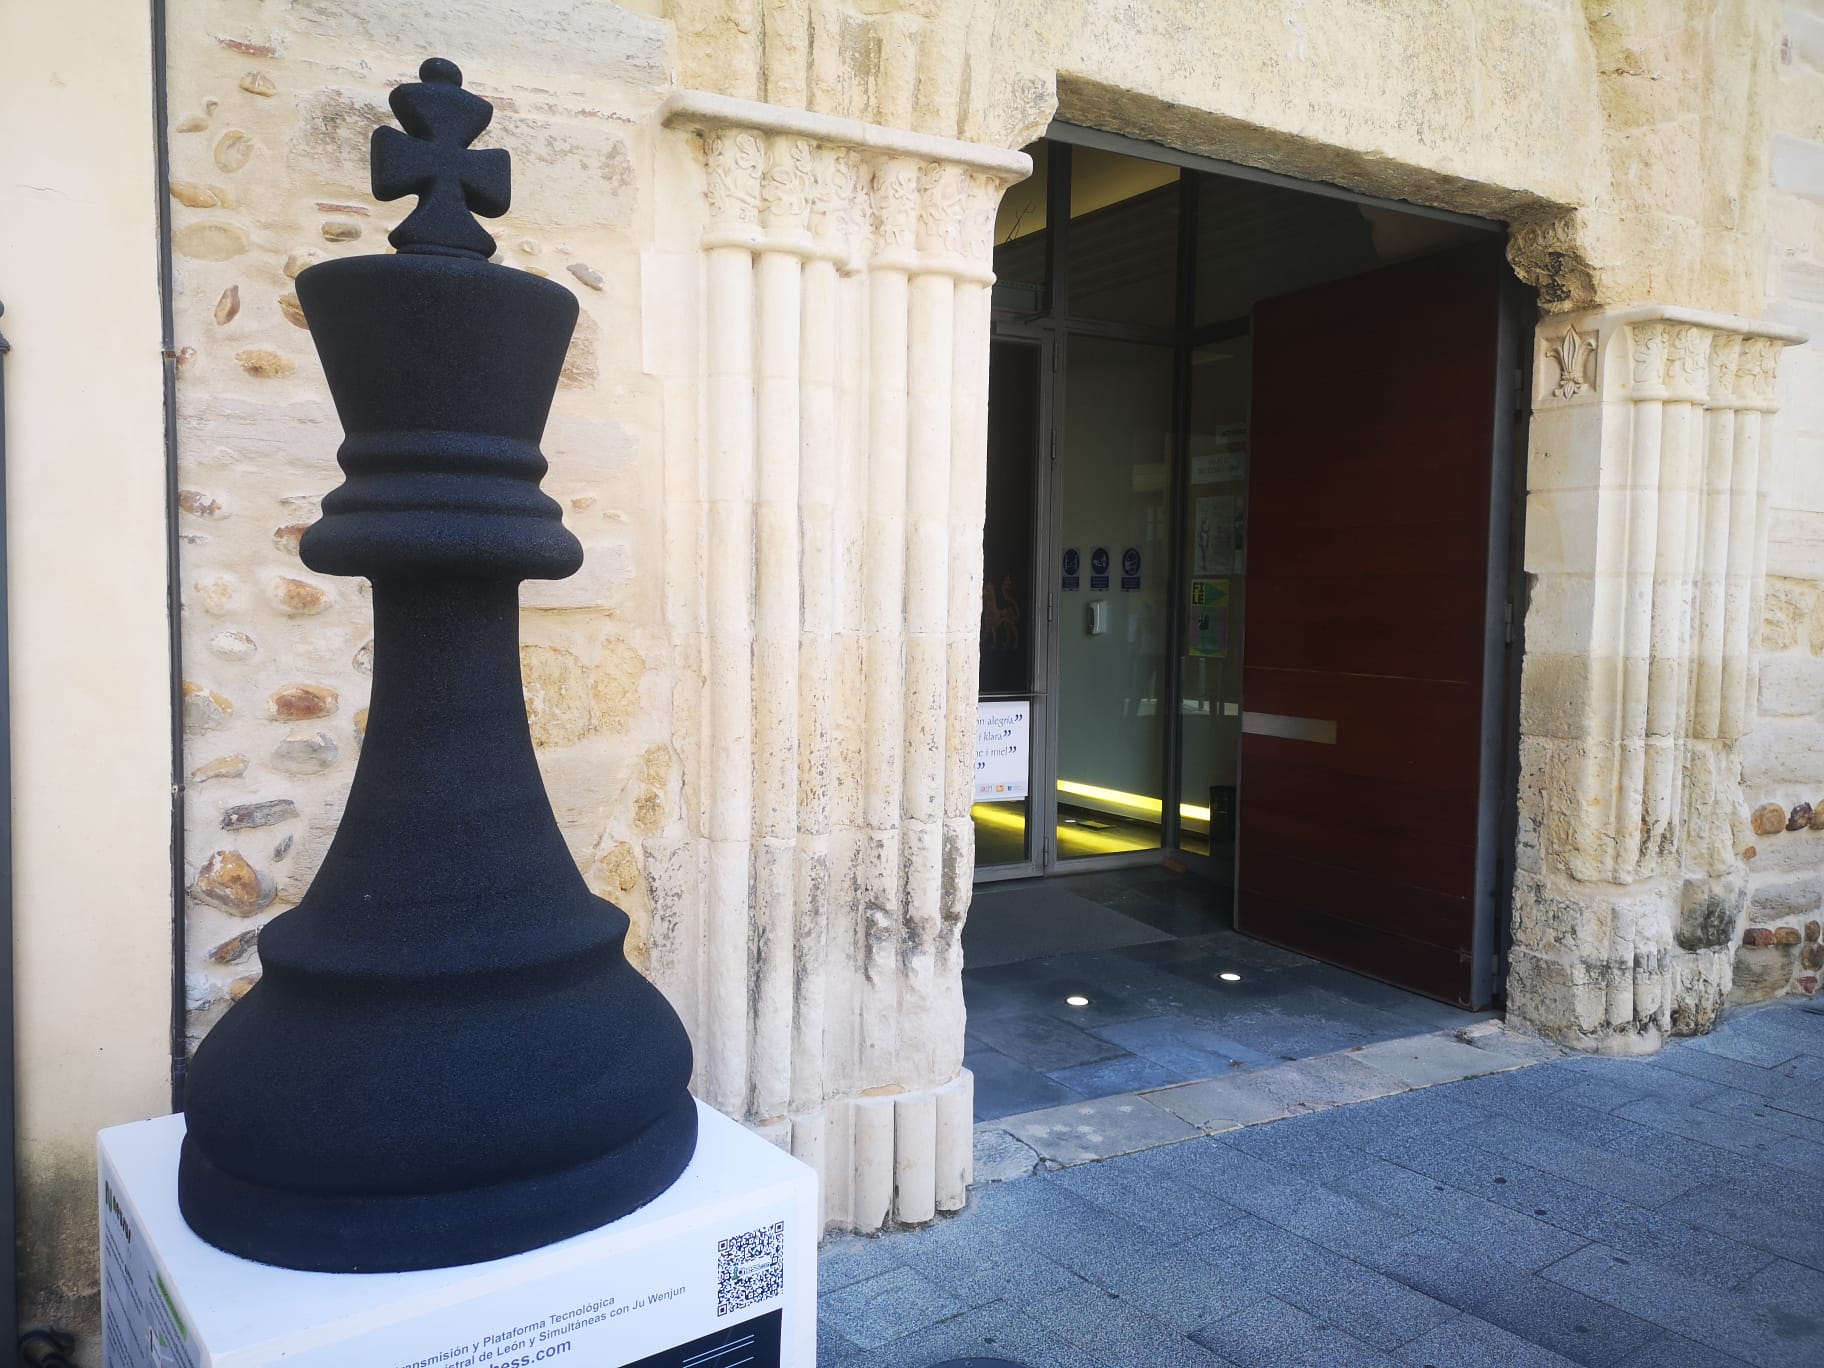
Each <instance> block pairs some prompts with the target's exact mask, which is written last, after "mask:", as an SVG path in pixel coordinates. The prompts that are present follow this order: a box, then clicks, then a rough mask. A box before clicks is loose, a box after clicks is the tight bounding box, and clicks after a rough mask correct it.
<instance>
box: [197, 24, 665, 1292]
mask: <svg viewBox="0 0 1824 1368" xmlns="http://www.w3.org/2000/svg"><path fill="white" fill-rule="evenodd" d="M421 74H422V75H423V77H424V80H423V82H422V83H420V84H416V85H406V86H402V87H400V88H399V89H397V90H395V91H394V92H393V96H392V105H393V109H394V110H395V111H396V112H397V113H398V115H399V118H400V122H401V123H403V124H404V125H405V128H406V130H407V131H406V132H405V133H400V132H398V131H397V130H394V129H381V130H380V131H379V132H377V133H376V134H375V136H374V140H373V156H374V190H375V193H376V194H377V195H380V196H382V197H390V196H395V195H401V194H412V193H415V194H417V195H418V196H419V204H418V207H417V209H416V210H415V211H414V212H413V213H412V214H411V216H410V217H408V218H407V219H406V220H405V222H404V223H402V224H401V225H400V226H399V228H398V229H397V230H396V231H395V232H394V234H393V242H394V243H395V245H396V246H397V247H398V248H399V251H398V253H397V254H395V255H383V256H362V257H350V258H345V259H343V260H339V261H330V262H324V263H322V264H320V265H316V266H312V267H311V268H310V269H309V270H307V271H304V272H303V273H301V274H300V275H299V276H298V281H297V290H298V299H299V302H300V303H301V305H302V306H303V309H304V314H305V317H306V319H307V320H308V322H309V324H310V329H311V336H312V338H313V339H314V341H315V342H316V346H317V351H318V354H319V355H320V356H321V358H322V361H323V373H324V377H325V379H326V380H327V381H328V384H329V389H330V393H331V395H332V396H333V397H334V399H335V403H336V412H337V415H338V416H339V417H340V419H341V420H342V426H343V428H344V429H345V430H346V438H345V440H344V441H343V443H342V446H341V448H340V450H339V451H338V452H337V460H338V461H339V462H340V464H341V466H342V469H343V471H344V473H345V475H346V476H347V478H346V480H345V482H344V483H343V484H342V485H341V486H340V487H339V488H337V489H335V490H333V491H332V492H331V493H329V494H328V495H326V496H325V497H324V499H323V516H322V518H321V519H320V520H319V521H318V522H317V523H316V524H315V525H314V526H312V527H311V528H310V530H309V531H308V532H306V533H305V535H304V538H303V541H302V543H301V545H300V548H299V550H300V554H301V555H302V557H303V559H304V563H305V564H306V565H308V566H309V567H310V568H311V569H313V570H316V571H318V572H320V573H325V574H336V575H363V576H366V577H367V578H368V579H370V580H371V581H372V582H373V603H374V676H373V697H372V702H371V706H370V708H369V725H368V729H367V733H366V738H365V741H364V742H363V744H362V750H361V756H360V763H359V764H358V766H357V767H356V770H355V775H354V779H353V782H352V784H351V786H350V788H349V794H348V802H347V806H346V808H345V810H344V813H343V817H342V822H341V825H340V827H339V828H338V830H337V832H336V836H335V840H334V841H333V842H332V843H331V845H330V847H329V850H328V852H327V853H326V854H325V856H324V859H323V863H322V866H321V867H320V868H319V870H318V872H317V875H316V878H315V879H314V880H313V881H312V883H311V885H310V888H309V890H308V891H307V892H306V893H305V895H304V897H303V898H302V900H301V901H300V902H299V903H298V905H297V906H296V907H294V908H292V909H291V910H289V911H287V912H284V913H281V914H280V915H279V916H278V917H275V918H274V919H273V920H272V921H271V922H270V923H269V924H268V925H267V926H266V927H265V928H264V929H263V931H262V932H261V937H260V958H261V962H262V968H263V972H262V976H261V978H260V981H259V982H258V983H257V984H255V985H254V987H253V988H252V990H251V991H249V992H248V994H247V995H246V996H245V997H244V998H243V999H242V1000H241V1001H240V1002H239V1003H237V1004H236V1005H235V1006H234V1007H233V1008H231V1009H230V1010H229V1011H228V1013H227V1014H226V1015H225V1016H224V1017H223V1018H222V1020H221V1021H220V1022H219V1023H218V1024H217V1026H216V1027H215V1029H214V1030H213V1031H211V1032H210V1033H209V1035H208V1036H207V1037H206V1038H205V1039H204V1040H203V1042H202V1044H201V1045H200V1046H199V1047H198V1049H197V1052H196V1058H195V1060H194V1061H193V1063H192V1066H191V1071H190V1076H189V1081H188V1086H187V1091H186V1101H185V1113H186V1117H187V1122H188V1132H187V1136H186V1139H185V1142H184V1150H183V1158H182V1161H181V1164H180V1167H179V1173H178V1197H179V1203H180V1206H181V1207H182V1210H183V1213H184V1217H185V1219H186V1220H187V1221H188V1222H189V1223H190V1225H191V1227H192V1229H194V1230H195V1231H196V1232H197V1233H198V1234H199V1235H201V1236H202V1237H203V1238H204V1239H206V1240H209V1241H210V1242H212V1243H214V1244H216V1245H218V1246H220V1247H221V1248H223V1249H226V1250H229V1251H231V1252H233V1253H236V1254H240V1255H243V1256H245V1257H247V1258H250V1259H256V1260H259V1261H261V1262H265V1263H273V1264H280V1265H283V1266H286V1267H292V1268H308V1269H318V1270H323V1271H328V1272H343V1273H353V1272H379V1271H393V1270H404V1269H413V1268H432V1267H441V1266H446V1265H451V1264H462V1263H474V1262H479V1261H481V1260H485V1259H493V1258H498V1257H502V1256H504V1255H508V1254H513V1253H517V1252H519V1251H522V1250H525V1249H530V1248H534V1247H536V1246H538V1245H542V1244H547V1243H550V1242H551V1241H553V1240H558V1239H562V1238H564V1237H566V1236H569V1235H574V1234H577V1233H579V1232H581V1231H585V1230H589V1229H592V1228H594V1227H596V1226H599V1225H602V1224H604V1223H606V1222H608V1221H612V1220H614V1219H616V1218H617V1217H620V1216H622V1215H625V1214H626V1213H627V1212H629V1211H631V1210H633V1209H634V1208H635V1207H638V1206H640V1205H642V1204H644V1203H645V1202H647V1201H650V1200H651V1199H652V1198H653V1197H655V1196H657V1195H658V1194H659V1193H660V1192H662V1191H664V1190H665V1188H667V1187H669V1186H670V1185H671V1183H672V1182H673V1181H674V1180H675V1179H676V1178H677V1176H678V1175H679V1174H680V1173H681V1172H682V1171H683V1169H684V1167H685V1166H686V1165H687V1164H688V1163H689V1161H690V1157H691V1154H692V1153H693V1151H694V1149H695V1145H696V1119H697V1114H696V1106H695V1103H694V1102H693V1101H692V1100H691V1097H690V1095H689V1093H688V1092H687V1091H686V1086H687V1084H688V1082H689V1078H690V1070H691V1052H690V1042H689V1040H688V1038H687V1037H686V1036H685V1033H684V1029H683V1026H682V1025H681V1024H680V1023H679V1021H678V1018H677V1015H676V1013H674V1012H673V1011H672V1009H671V1006H670V1004H668V1003H667V1002H666V1001H665V999H664V998H663V997H661V996H660V995H659V993H658V991H657V990H656V989H655V988H653V987H652V985H651V984H649V983H648V982H647V981H646V980H645V979H644V978H642V977H641V976H640V975H639V974H638V973H637V972H635V971H634V970H633V969H632V968H631V967H630V966H629V965H628V963H627V960H626V956H625V954H624V952H623V948H624V942H625V939H626V934H627V926H628V923H627V917H626V915H625V914H624V913H623V912H621V911H620V909H618V908H616V907H614V906H613V905H611V904H609V903H607V902H605V901H603V900H602V899H600V898H597V897H595V896H594V895H593V894H591V893H590V892H589V890H588V888H587V886H586V885H585V884H584V882H583V880H582V877H581V875H580V874H579V873H578V871H577V867H576V865H575V863H574V861H573V860H572V859H571V857H570V853H569V850H568V849H567V847H566V845H565V843H564V840H563V836H562V834H561V833H560V832H559V830H558V826H557V822H556V819H555V818H554V817H553V815H552V812H551V805H550V802H549V800H548V798H547V797H546V794H545V789H544V784H543V781H542V780H541V779H540V777H539V771H538V766H537V763H536V760H535V758H534V756H533V751H532V740H531V734H530V731H529V729H528V726H527V722H526V713H525V703H524V695H523V692H522V685H521V680H520V672H519V584H520V581H522V580H525V579H532V578H543V579H557V578H562V577H563V576H566V575H569V574H572V573H573V572H574V571H575V570H576V569H577V567H578V566H579V565H580V564H581V563H582V548H581V547H580V546H579V545H578V543H577V540H576V538H575V537H573V536H572V535H571V534H570V532H569V531H568V530H567V529H566V528H565V527H564V525H563V521H562V516H561V510H560V509H559V508H558V506H557V504H556V502H555V501H554V500H553V499H551V498H550V497H549V496H548V495H546V494H545V493H544V492H543V491H541V490H540V489H539V481H540V480H541V479H542V478H543V476H544V474H545V470H546V463H545V458H544V456H543V454H542V453H541V452H540V450H539V442H540V439H541V438H542V436H543V433H544V428H545V420H546V418H547V416H548V414H549V412H550V407H551V400H552V397H553V395H554V393H555V391H556V388H557V380H558V373H559V370H560V369H561V367H562V365H563V361H564V353H565V351H566V349H567V347H568V345H569V341H570V335H571V332H572V330H573V328H574V327H575V323H576V317H577V305H576V300H575V299H574V297H572V295H571V294H570V292H569V291H568V290H566V289H565V288H564V287H563V286H561V285H558V284H555V283H554V282H552V281H549V280H544V279H541V278H539V277H537V276H533V275H530V274H528V273H526V272H524V271H515V270H511V269H509V268H507V267H504V266H498V265H492V264H490V263H489V262H488V261H487V260H486V258H487V256H488V255H489V254H490V253H491V252H492V251H493V239H492V238H491V237H489V235H488V234H487V233H486V232H485V231H484V230H483V229H482V228H481V226H480V225H479V224H477V223H476V222H475V221H474V220H473V219H472V218H470V217H469V214H470V211H471V210H474V211H476V212H481V213H492V214H499V213H502V212H504V211H505V210H506V208H507V189H508V166H507V160H508V155H507V153H506V152H505V151H500V150H488V151H472V150H469V148H468V143H469V141H470V140H471V139H473V138H474V137H475V136H476V135H477V134H478V133H480V131H481V130H482V129H483V128H485V127H486V126H487V123H488V119H489V116H490V114H491V110H490V108H489V106H488V104H487V102H486V101H485V100H481V99H479V98H478V97H476V96H475V95H472V94H470V93H469V92H467V91H464V90H463V89H462V87H461V85H460V73H458V72H457V70H456V68H455V66H454V65H452V64H451V63H448V62H444V61H440V60H433V61H430V62H427V63H425V65H424V67H423V69H422V72H421Z"/></svg>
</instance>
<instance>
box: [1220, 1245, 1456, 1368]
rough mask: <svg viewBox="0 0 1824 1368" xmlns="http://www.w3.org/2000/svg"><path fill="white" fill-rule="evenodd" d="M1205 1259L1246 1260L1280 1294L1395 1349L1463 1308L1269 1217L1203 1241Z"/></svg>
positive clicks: (1377, 1344) (1370, 1340)
mask: <svg viewBox="0 0 1824 1368" xmlns="http://www.w3.org/2000/svg"><path fill="white" fill-rule="evenodd" d="M1196 1251H1197V1255H1198V1257H1199V1258H1201V1259H1203V1260H1205V1261H1207V1262H1209V1263H1213V1264H1216V1265H1218V1266H1225V1265H1229V1264H1242V1263H1245V1264H1246V1265H1247V1266H1248V1267H1249V1268H1250V1269H1251V1270H1253V1272H1254V1273H1255V1274H1256V1275H1257V1276H1258V1275H1264V1276H1265V1278H1266V1279H1267V1282H1268V1285H1269V1286H1270V1287H1271V1289H1272V1294H1273V1296H1274V1298H1275V1299H1277V1300H1279V1301H1282V1302H1286V1303H1288V1304H1289V1305H1292V1306H1296V1307H1298V1308H1299V1309H1300V1310H1302V1311H1304V1312H1305V1313H1307V1314H1308V1315H1312V1316H1316V1317H1317V1318H1318V1319H1320V1320H1322V1321H1325V1322H1326V1323H1328V1324H1331V1325H1337V1326H1347V1327H1348V1328H1349V1333H1350V1334H1351V1335H1353V1336H1354V1337H1355V1338H1356V1339H1359V1340H1361V1341H1362V1342H1364V1343H1366V1344H1370V1345H1373V1346H1375V1347H1376V1348H1379V1349H1393V1348H1396V1347H1397V1346H1399V1345H1401V1344H1404V1343H1405V1342H1406V1341H1407V1340H1410V1339H1413V1338H1415V1337H1417V1336H1418V1335H1421V1334H1423V1333H1425V1331H1427V1330H1429V1329H1431V1328H1432V1327H1433V1326H1437V1325H1441V1324H1443V1323H1444V1322H1445V1321H1447V1320H1449V1319H1451V1318H1452V1317H1453V1316H1454V1315H1455V1314H1456V1312H1455V1310H1454V1309H1453V1308H1452V1307H1450V1306H1447V1305H1444V1304H1443V1303H1441V1302H1439V1301H1437V1300H1435V1299H1433V1298H1432V1297H1429V1296H1427V1295H1425V1294H1424V1293H1422V1292H1419V1291H1415V1290H1414V1289H1413V1288H1411V1287H1410V1286H1404V1285H1402V1284H1401V1283H1400V1282H1398V1281H1396V1280H1395V1279H1393V1278H1390V1277H1387V1276H1385V1275H1383V1274H1381V1273H1378V1272H1376V1271H1375V1270H1373V1269H1371V1268H1368V1267H1365V1266H1364V1265H1362V1264H1360V1263H1356V1262H1355V1261H1353V1260H1351V1259H1346V1258H1344V1257H1342V1256H1341V1255H1338V1254H1335V1253H1333V1252H1331V1251H1330V1250H1328V1249H1325V1248H1324V1247H1323V1246H1321V1245H1318V1244H1316V1243H1314V1242H1312V1241H1310V1240H1306V1239H1304V1238H1302V1237H1300V1236H1297V1235H1294V1234H1292V1233H1291V1232H1290V1231H1287V1230H1283V1229H1281V1228H1280V1227H1278V1226H1276V1225H1274V1224H1272V1223H1271V1222H1269V1221H1263V1220H1261V1219H1259V1218H1258V1217H1254V1216H1247V1217H1243V1218H1242V1219H1241V1220H1239V1221H1236V1222H1234V1223H1233V1224H1230V1225H1227V1226H1224V1227H1222V1228H1220V1229H1217V1230H1213V1231H1211V1232H1210V1233H1209V1234H1208V1235H1206V1236H1204V1237H1203V1238H1202V1239H1200V1240H1198V1241H1197V1242H1196Z"/></svg>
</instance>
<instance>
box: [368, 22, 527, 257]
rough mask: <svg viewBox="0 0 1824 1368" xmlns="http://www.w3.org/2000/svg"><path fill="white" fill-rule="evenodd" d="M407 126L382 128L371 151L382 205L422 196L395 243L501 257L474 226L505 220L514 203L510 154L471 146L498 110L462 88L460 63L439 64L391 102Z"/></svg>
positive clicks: (426, 68) (409, 248) (427, 67)
mask: <svg viewBox="0 0 1824 1368" xmlns="http://www.w3.org/2000/svg"><path fill="white" fill-rule="evenodd" d="M388 103H389V104H391V105H392V107H393V113H394V114H395V115H397V116H398V119H399V122H400V123H401V124H402V125H404V127H405V131H404V132H403V133H401V132H400V131H399V130H398V129H397V128H376V129H375V130H374V137H373V142H372V143H371V145H370V149H369V160H370V162H371V165H372V168H373V184H374V198H375V199H377V200H395V199H398V198H399V197H400V196H401V195H416V196H418V207H417V208H416V209H414V210H412V212H411V213H410V214H409V215H407V217H406V220H405V222H404V223H401V224H400V225H399V226H398V227H397V228H395V229H393V231H392V232H391V233H389V234H388V235H387V241H388V242H390V243H392V244H393V246H395V247H397V248H398V249H399V250H400V251H401V252H422V253H428V254H430V255H434V256H473V257H480V258H482V259H483V260H484V261H485V260H486V259H487V258H488V257H491V256H493V255H494V238H493V235H492V234H490V233H489V232H488V231H487V229H485V228H483V227H482V226H481V225H480V224H479V223H477V222H475V220H474V219H472V218H470V217H469V215H470V214H471V213H475V214H480V215H481V216H482V217H483V218H499V217H500V216H501V215H502V214H504V213H506V212H507V205H508V203H509V201H510V200H511V199H512V197H513V190H512V184H513V181H512V158H511V157H510V156H509V154H508V153H507V151H506V149H505V148H501V147H493V148H482V149H475V148H471V147H470V146H469V144H470V143H472V142H474V141H475V139H476V138H478V137H480V136H481V133H482V130H483V129H485V128H486V127H487V126H488V124H489V122H490V121H491V120H492V119H493V118H494V106H493V105H491V104H489V103H488V102H487V101H486V100H484V99H482V98H481V97H480V96H479V95H472V94H470V93H469V92H468V91H466V90H464V89H463V88H462V72H461V70H459V69H458V68H457V66H456V63H454V62H451V61H446V60H445V59H444V58H442V57H432V58H430V59H429V60H428V61H426V62H425V63H424V65H423V66H421V67H419V68H418V84H415V85H402V86H395V87H394V88H393V93H392V95H391V97H390V98H389V100H388Z"/></svg>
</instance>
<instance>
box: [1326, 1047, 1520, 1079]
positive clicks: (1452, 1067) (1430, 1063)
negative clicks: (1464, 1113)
mask: <svg viewBox="0 0 1824 1368" xmlns="http://www.w3.org/2000/svg"><path fill="white" fill-rule="evenodd" d="M1350 1057H1351V1058H1353V1059H1357V1060H1360V1061H1361V1062H1362V1063H1364V1064H1367V1065H1369V1066H1370V1067H1372V1068H1374V1069H1376V1070H1378V1071H1379V1072H1381V1073H1384V1074H1389V1075H1391V1076H1392V1077H1394V1078H1396V1079H1398V1080H1399V1081H1400V1082H1402V1083H1404V1084H1405V1085H1406V1086H1407V1087H1409V1088H1428V1087H1430V1086H1431V1085H1432V1084H1434V1083H1455V1082H1457V1081H1458V1080H1460V1079H1464V1078H1474V1077H1477V1076H1478V1075H1481V1074H1490V1073H1499V1072H1501V1071H1503V1070H1506V1069H1515V1068H1518V1067H1520V1065H1522V1064H1523V1063H1525V1062H1526V1061H1524V1060H1522V1059H1520V1058H1517V1057H1515V1056H1512V1055H1504V1054H1501V1053H1499V1052H1498V1051H1495V1050H1479V1049H1477V1048H1476V1047H1475V1046H1474V1045H1465V1044H1464V1043H1463V1042H1462V1041H1460V1040H1453V1039H1452V1038H1451V1037H1449V1036H1445V1035H1420V1036H1408V1037H1406V1038H1404V1039H1400V1040H1382V1041H1376V1042H1374V1043H1373V1044H1370V1045H1364V1046H1362V1048H1361V1049H1359V1050H1356V1051H1354V1052H1353V1053H1352V1054H1351V1056H1350Z"/></svg>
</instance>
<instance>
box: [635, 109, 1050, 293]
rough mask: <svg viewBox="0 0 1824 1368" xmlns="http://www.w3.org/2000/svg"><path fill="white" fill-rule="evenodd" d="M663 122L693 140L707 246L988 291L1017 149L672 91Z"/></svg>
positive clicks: (1020, 174)
mask: <svg viewBox="0 0 1824 1368" xmlns="http://www.w3.org/2000/svg"><path fill="white" fill-rule="evenodd" d="M664 120H665V123H666V124H667V125H668V126H670V127H674V128H684V129H691V130H694V131H696V132H697V133H699V134H700V135H701V136H702V141H703V157H704V171H705V180H704V193H705V198H706V201H707V204H708V219H709V223H708V227H707V231H706V235H705V241H704V245H705V246H706V247H707V246H747V247H751V248H753V249H754V250H756V251H782V252H790V253H793V254H795V255H799V256H802V257H806V258H812V257H824V258H831V259H834V260H836V261H838V262H839V263H841V265H842V266H843V268H844V269H845V270H848V271H853V270H858V269H865V268H867V267H869V266H874V267H878V268H882V269H890V270H901V271H905V272H907V273H908V274H938V275H947V276H952V277H954V278H956V279H959V280H972V281H975V282H978V283H981V284H986V283H988V282H989V281H990V280H992V278H993V277H992V266H993V250H994V241H993V240H994V214H995V210H996V209H997V208H998V207H999V204H1000V197H1001V195H1002V193H1003V192H1004V191H1005V190H1006V188H1007V186H1009V185H1010V184H1012V183H1013V182H1014V181H1017V180H1023V179H1024V178H1025V177H1026V176H1028V175H1030V174H1031V170H1032V161H1031V158H1030V157H1028V156H1027V155H1026V154H1025V153H1023V152H1006V151H1002V150H999V149H996V148H988V147H981V146H978V145H976V144H973V143H966V142H961V141H958V140H956V139H952V138H937V137H930V136H928V135H925V134H919V133H911V132H907V131H905V130H902V129H894V128H885V127H881V126H878V125H873V124H864V123H860V122H858V121H856V120H853V119H840V118H834V117H831V116H828V115H821V114H811V113H808V112H806V111H803V110H793V109H782V108H777V107H774V106H770V105H764V104H758V103H755V102H753V101H749V100H735V99H730V98H728V97H726V96H720V95H711V94H705V93H702V92H698V91H680V92H678V93H677V94H676V95H674V96H673V97H672V98H671V100H670V101H668V102H667V105H666V107H665V111H664ZM863 237H865V238H867V239H868V240H867V241H866V242H865V243H863V242H861V241H860V239H861V238H863ZM858 251H859V252H860V253H861V254H860V255H858Z"/></svg>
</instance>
